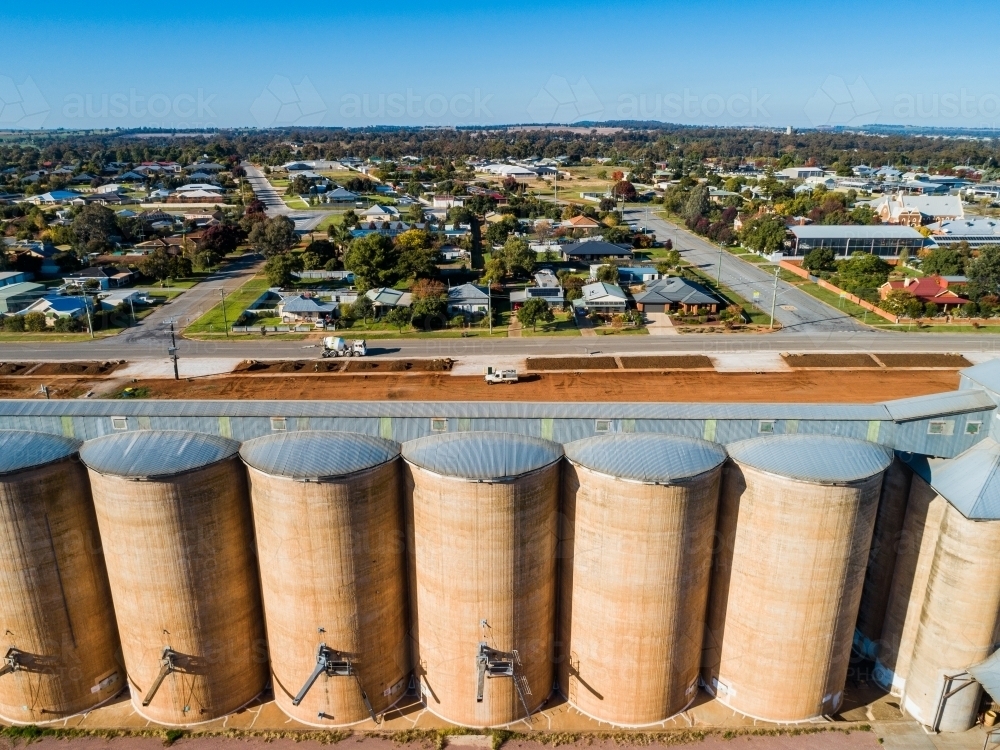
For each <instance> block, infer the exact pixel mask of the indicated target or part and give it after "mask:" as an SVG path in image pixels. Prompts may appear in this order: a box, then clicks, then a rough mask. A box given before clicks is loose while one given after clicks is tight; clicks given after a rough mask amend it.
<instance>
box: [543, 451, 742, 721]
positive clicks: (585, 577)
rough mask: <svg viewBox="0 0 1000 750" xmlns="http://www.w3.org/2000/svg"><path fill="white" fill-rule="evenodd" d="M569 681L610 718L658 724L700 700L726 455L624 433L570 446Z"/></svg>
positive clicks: (564, 586) (564, 610)
mask: <svg viewBox="0 0 1000 750" xmlns="http://www.w3.org/2000/svg"><path fill="white" fill-rule="evenodd" d="M566 458H567V459H568V460H567V464H566V467H565V469H564V478H563V498H564V500H563V516H564V517H563V530H562V544H561V551H560V555H559V557H560V566H561V575H560V579H561V590H560V609H559V612H560V631H559V641H560V646H561V649H560V650H561V654H560V665H559V672H560V676H559V684H560V687H561V688H562V690H563V692H564V693H565V694H566V697H567V699H568V700H569V702H570V703H571V704H572V705H573V706H574V707H575V708H576V709H578V710H579V711H581V712H582V713H584V714H587V715H588V716H591V717H593V718H595V719H598V720H600V721H606V722H609V723H612V724H617V725H625V726H641V725H646V724H653V723H656V722H660V721H663V720H664V719H667V718H669V717H670V716H672V715H673V714H676V713H678V712H680V711H683V710H684V709H685V708H686V707H687V706H688V705H689V704H690V703H691V702H692V701H693V700H694V698H695V696H696V695H697V690H698V675H699V668H700V666H701V648H702V637H703V634H704V628H705V608H706V605H707V603H708V586H709V580H710V577H711V568H712V547H713V541H714V535H715V520H716V511H717V508H718V502H719V483H720V480H721V474H722V464H723V462H724V461H725V460H726V453H725V451H724V450H723V449H722V448H721V447H720V446H719V445H716V444H714V443H708V442H705V441H704V440H696V439H693V438H685V437H677V436H671V435H662V434H655V433H623V434H616V435H608V436H601V437H595V438H589V439H586V440H581V441H578V442H575V443H570V444H569V445H567V446H566Z"/></svg>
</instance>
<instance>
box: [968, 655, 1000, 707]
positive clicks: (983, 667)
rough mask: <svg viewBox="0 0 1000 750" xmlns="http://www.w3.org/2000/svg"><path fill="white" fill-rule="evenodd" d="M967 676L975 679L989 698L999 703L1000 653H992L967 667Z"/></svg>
mask: <svg viewBox="0 0 1000 750" xmlns="http://www.w3.org/2000/svg"><path fill="white" fill-rule="evenodd" d="M969 674H971V675H972V676H973V677H975V678H976V682H978V683H979V684H980V685H982V686H983V690H985V691H986V692H987V693H989V696H990V698H992V699H993V700H995V701H1000V651H994V652H993V655H992V656H990V657H988V658H987V659H985V660H983V661H981V662H979V663H978V664H976V665H975V666H972V667H969Z"/></svg>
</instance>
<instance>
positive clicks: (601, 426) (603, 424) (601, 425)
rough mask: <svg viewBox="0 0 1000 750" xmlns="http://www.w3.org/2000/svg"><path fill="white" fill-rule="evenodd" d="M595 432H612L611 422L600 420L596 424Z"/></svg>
mask: <svg viewBox="0 0 1000 750" xmlns="http://www.w3.org/2000/svg"><path fill="white" fill-rule="evenodd" d="M594 432H611V420H610V419H598V420H597V422H596V423H595V424H594Z"/></svg>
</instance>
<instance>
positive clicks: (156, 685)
mask: <svg viewBox="0 0 1000 750" xmlns="http://www.w3.org/2000/svg"><path fill="white" fill-rule="evenodd" d="M177 655H178V654H177V652H176V651H174V650H173V649H172V648H170V646H167V647H166V648H164V649H163V653H162V654H160V673H159V674H158V675H156V679H155V680H153V684H152V685H151V686H150V688H149V692H148V693H146V697H145V698H143V699H142V705H143V707H144V708H145V707H146V706H148V705H149V704H150V703H152V702H153V697H154V696H155V695H156V691H157V690H159V689H160V685H162V684H163V681H164V680H165V679H167V675H168V674H170V673H171V672H175V671H177ZM185 710H187V709H185Z"/></svg>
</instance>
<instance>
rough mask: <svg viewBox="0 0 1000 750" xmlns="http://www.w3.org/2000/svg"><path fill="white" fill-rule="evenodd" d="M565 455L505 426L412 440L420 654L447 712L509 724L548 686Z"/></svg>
mask: <svg viewBox="0 0 1000 750" xmlns="http://www.w3.org/2000/svg"><path fill="white" fill-rule="evenodd" d="M561 457H562V447H561V446H559V445H557V444H555V443H550V442H548V441H544V440H538V439H535V438H528V437H524V436H521V435H514V434H507V433H500V432H493V433H487V432H465V433H462V432H459V433H446V434H442V435H433V436H431V437H427V438H422V439H420V440H414V441H412V442H410V443H406V444H404V445H403V458H404V459H405V460H406V468H407V471H406V489H405V501H406V515H407V537H408V540H407V547H408V553H409V556H410V575H411V583H410V596H411V613H412V614H411V616H412V618H413V633H414V649H415V652H414V656H413V660H414V665H415V670H416V672H417V675H418V677H419V679H420V681H421V689H422V693H423V698H424V700H425V701H426V703H427V707H428V708H429V709H430V710H431V711H432V712H433V713H435V714H437V715H439V716H441V717H442V718H444V719H447V720H448V721H451V722H453V723H456V724H462V725H466V726H476V727H486V726H499V725H504V724H509V723H511V722H514V721H517V720H520V719H523V718H525V717H526V715H527V714H529V713H531V712H532V711H534V710H536V709H537V708H538V707H539V706H541V705H542V704H543V703H544V702H545V700H546V699H547V698H548V696H549V694H550V693H551V690H552V685H553V681H554V677H555V675H554V670H553V663H552V648H553V640H554V634H555V616H556V614H555V610H556V545H557V534H558V528H557V527H558V521H557V513H558V506H559V475H560V459H561Z"/></svg>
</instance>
